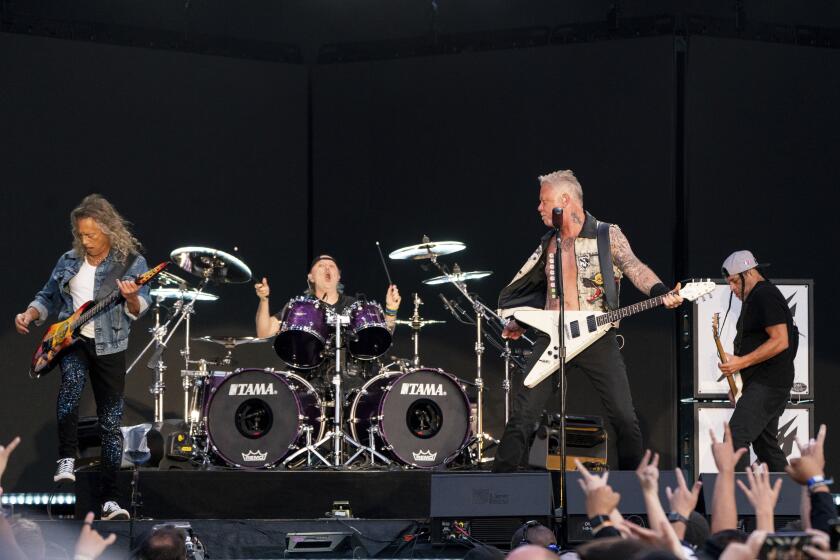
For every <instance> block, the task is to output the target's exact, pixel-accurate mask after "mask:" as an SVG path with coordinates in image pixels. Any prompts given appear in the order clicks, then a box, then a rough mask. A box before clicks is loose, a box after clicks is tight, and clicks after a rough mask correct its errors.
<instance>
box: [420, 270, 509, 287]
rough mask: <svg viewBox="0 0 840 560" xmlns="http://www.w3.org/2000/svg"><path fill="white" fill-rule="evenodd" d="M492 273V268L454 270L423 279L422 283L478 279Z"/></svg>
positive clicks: (435, 283) (431, 284)
mask: <svg viewBox="0 0 840 560" xmlns="http://www.w3.org/2000/svg"><path fill="white" fill-rule="evenodd" d="M491 274H493V271H492V270H471V271H468V272H455V273H453V274H444V275H443V276H435V277H434V278H428V279H426V280H423V283H424V284H428V285H430V286H434V285H437V284H447V283H450V282H466V281H467V280H478V279H479V278H485V277H487V276H490V275H491Z"/></svg>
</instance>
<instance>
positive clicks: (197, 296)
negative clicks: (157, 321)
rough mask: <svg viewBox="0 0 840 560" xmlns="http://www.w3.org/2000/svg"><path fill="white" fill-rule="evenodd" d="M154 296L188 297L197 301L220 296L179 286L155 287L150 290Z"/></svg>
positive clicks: (214, 299) (163, 297)
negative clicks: (182, 288)
mask: <svg viewBox="0 0 840 560" xmlns="http://www.w3.org/2000/svg"><path fill="white" fill-rule="evenodd" d="M149 293H150V294H151V295H152V297H159V298H162V299H186V300H195V301H216V300H217V299H219V296H217V295H216V294H211V293H209V292H199V291H198V290H193V289H190V290H181V289H179V288H153V289H152V290H151V291H150V292H149Z"/></svg>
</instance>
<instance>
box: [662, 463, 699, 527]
mask: <svg viewBox="0 0 840 560" xmlns="http://www.w3.org/2000/svg"><path fill="white" fill-rule="evenodd" d="M674 472H675V473H676V475H677V488H676V490H671V488H670V487H667V488H665V495H666V496H668V503H670V504H671V511H675V512H677V513H679V514H680V515H682V516H683V517H688V516H689V515H691V512H692V511H694V509H695V508H696V507H697V500H698V499H699V498H700V490H701V489H702V488H703V483H702V482H700V481H699V480H698V481H697V482H695V483H694V486H692V487H691V490H689V489H688V485H687V484H686V483H685V477H684V476H683V472H682V469H674Z"/></svg>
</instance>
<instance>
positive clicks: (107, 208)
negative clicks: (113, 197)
mask: <svg viewBox="0 0 840 560" xmlns="http://www.w3.org/2000/svg"><path fill="white" fill-rule="evenodd" d="M82 218H91V219H92V220H93V221H95V222H96V224H97V225H98V226H99V227H100V228H102V232H103V233H104V234H105V235H107V236H108V240H109V241H110V242H111V248H112V249H114V252H115V255H114V257H115V258H116V260H117V261H119V262H125V260H126V258H127V257H128V255H130V254H132V253H137V252H139V251H141V250H142V249H143V246H142V245H141V244H140V242H139V241H137V238H136V237H134V235H133V234H132V233H131V231H130V230H129V225H130V222H129V221H128V220H126V219H125V218H123V217H122V216H121V215H120V213H119V212H117V209H116V208H114V206H113V205H112V204H111V203H110V202H108V201H107V200H105V197H103V196H102V195H100V194H90V195H88V196H86V197H85V198H83V199H82V202H80V203H79V205H78V206H77V207H76V208H74V209H73V211H72V212H70V227H71V228H72V229H73V249H74V250H75V251H76V255H78V256H79V257H80V258H81V257H84V256H85V247H84V245H82V239H81V237H80V236H79V220H81V219H82Z"/></svg>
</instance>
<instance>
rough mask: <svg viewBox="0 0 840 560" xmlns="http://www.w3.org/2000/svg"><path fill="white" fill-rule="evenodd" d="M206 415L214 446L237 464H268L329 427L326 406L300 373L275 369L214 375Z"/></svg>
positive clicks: (231, 463)
mask: <svg viewBox="0 0 840 560" xmlns="http://www.w3.org/2000/svg"><path fill="white" fill-rule="evenodd" d="M209 385H210V387H209V391H208V396H207V404H206V405H205V407H204V417H205V418H206V419H207V437H208V439H209V443H210V447H211V449H212V450H213V452H214V453H215V455H216V456H218V457H219V458H220V459H222V460H223V461H224V462H225V463H227V464H228V465H231V466H233V467H244V468H255V469H259V468H269V467H272V466H274V465H276V464H277V463H279V462H280V461H281V460H283V458H284V457H286V456H287V455H288V454H289V453H291V452H292V451H294V450H295V449H297V447H298V446H299V445H303V444H304V443H305V435H306V434H305V432H306V431H307V429H311V430H312V436H311V437H312V441H318V440H320V439H321V438H322V437H323V435H324V432H325V430H326V422H325V416H324V405H323V403H322V402H321V399H320V397H319V396H318V393H317V392H316V391H315V389H314V388H313V387H312V385H310V384H309V382H307V381H306V380H305V379H304V378H302V377H301V376H299V375H296V374H294V373H290V372H284V371H274V370H271V369H239V370H236V371H235V372H233V373H231V374H230V375H216V374H214V375H213V376H212V377H211V378H210V381H209Z"/></svg>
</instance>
